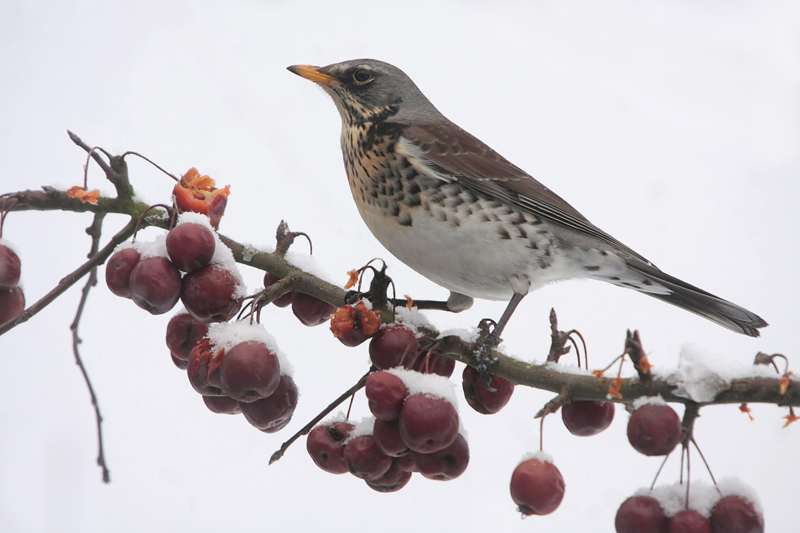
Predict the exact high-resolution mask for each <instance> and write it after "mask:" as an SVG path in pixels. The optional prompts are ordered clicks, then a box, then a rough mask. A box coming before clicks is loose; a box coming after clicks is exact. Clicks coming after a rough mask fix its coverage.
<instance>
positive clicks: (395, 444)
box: [372, 418, 410, 457]
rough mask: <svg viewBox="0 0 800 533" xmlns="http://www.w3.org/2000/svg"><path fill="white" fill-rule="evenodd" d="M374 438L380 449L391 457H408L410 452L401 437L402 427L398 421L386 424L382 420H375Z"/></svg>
mask: <svg viewBox="0 0 800 533" xmlns="http://www.w3.org/2000/svg"><path fill="white" fill-rule="evenodd" d="M372 437H373V438H374V439H375V445H376V446H377V447H378V449H379V450H380V451H381V452H383V453H384V454H385V455H388V456H389V457H399V456H401V455H407V454H408V453H409V452H410V450H409V449H408V446H407V445H406V443H405V442H403V438H402V437H401V436H400V425H399V424H398V423H397V421H396V420H393V421H391V422H386V421H384V420H381V419H380V418H378V419H376V420H375V425H374V426H373V428H372Z"/></svg>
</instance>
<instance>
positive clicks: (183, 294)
mask: <svg viewBox="0 0 800 533" xmlns="http://www.w3.org/2000/svg"><path fill="white" fill-rule="evenodd" d="M207 220H208V219H207V218H205V217H204V216H203V215H198V214H194V213H184V214H182V215H181V216H180V218H179V222H178V225H177V226H175V228H173V229H172V230H171V231H170V232H169V233H168V234H167V236H166V239H163V240H156V241H154V242H150V243H141V242H138V241H137V242H133V243H130V244H125V245H123V246H122V247H121V248H120V249H119V250H118V251H117V252H115V253H114V255H112V256H111V257H110V258H109V260H108V265H107V266H106V284H107V285H108V288H109V289H110V290H111V292H113V293H114V294H116V295H117V296H121V297H123V298H130V299H131V300H133V302H134V303H135V304H136V305H138V306H139V307H141V308H142V309H144V310H146V311H148V312H150V313H152V314H154V315H160V314H163V313H166V312H168V311H169V310H170V309H172V308H173V307H174V306H175V304H176V303H177V302H178V300H181V301H182V303H183V305H184V306H185V307H186V309H187V311H189V313H191V314H192V316H193V317H195V318H196V319H197V320H199V321H201V322H223V321H226V320H228V319H229V318H231V316H233V314H234V313H236V312H237V311H238V310H239V307H240V306H241V297H242V296H244V293H243V291H244V286H243V284H242V281H241V277H240V275H239V272H238V270H237V269H236V263H235V262H234V261H233V255H232V254H231V252H230V250H229V249H228V248H227V247H225V245H223V244H222V243H221V242H219V240H218V238H216V236H215V234H214V232H213V230H212V229H211V226H210V225H209V224H208V222H207ZM181 272H184V273H185V275H182V274H181Z"/></svg>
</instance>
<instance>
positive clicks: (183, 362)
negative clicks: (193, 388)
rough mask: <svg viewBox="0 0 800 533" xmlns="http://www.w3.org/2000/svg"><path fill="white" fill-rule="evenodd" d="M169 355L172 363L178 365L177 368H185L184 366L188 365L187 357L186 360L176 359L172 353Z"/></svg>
mask: <svg viewBox="0 0 800 533" xmlns="http://www.w3.org/2000/svg"><path fill="white" fill-rule="evenodd" d="M169 356H170V357H171V358H172V364H174V365H175V366H176V367H178V369H179V370H186V367H188V366H189V360H188V359H187V360H184V359H178V358H177V357H175V355H174V354H169Z"/></svg>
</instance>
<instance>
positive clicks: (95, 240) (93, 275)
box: [69, 213, 111, 483]
mask: <svg viewBox="0 0 800 533" xmlns="http://www.w3.org/2000/svg"><path fill="white" fill-rule="evenodd" d="M105 216H106V215H105V213H97V214H95V216H94V220H93V221H92V225H91V226H89V227H88V228H87V229H86V233H88V234H89V235H90V236H91V237H92V248H91V251H90V252H89V258H92V257H94V256H95V255H96V254H97V249H98V248H99V247H100V234H101V227H102V224H103V219H104V218H105ZM95 285H97V266H96V265H95V266H94V268H92V269H91V271H90V272H89V279H88V280H86V285H84V286H83V290H81V301H80V302H79V303H78V311H77V312H76V313H75V320H73V321H72V324H70V326H69V329H70V331H72V352H73V353H74V354H75V363H76V364H77V365H78V368H80V369H81V374H83V379H84V381H86V387H87V388H88V389H89V396H90V397H91V398H92V405H93V406H94V414H95V419H96V420H97V444H98V452H97V464H98V465H99V466H100V468H102V469H103V483H109V482H110V481H111V476H110V473H109V471H108V467H107V466H106V458H105V455H104V453H103V429H102V422H103V417H102V416H101V415H100V405H99V404H98V402H97V396H96V395H95V393H94V387H92V382H91V380H90V379H89V374H88V373H87V372H86V367H85V366H84V365H83V360H81V355H80V352H79V351H78V345H79V344H80V343H81V342H82V341H81V338H80V337H79V336H78V325H79V324H80V321H81V316H82V315H83V309H84V307H85V306H86V300H87V299H88V297H89V291H90V290H91V288H92V287H94V286H95Z"/></svg>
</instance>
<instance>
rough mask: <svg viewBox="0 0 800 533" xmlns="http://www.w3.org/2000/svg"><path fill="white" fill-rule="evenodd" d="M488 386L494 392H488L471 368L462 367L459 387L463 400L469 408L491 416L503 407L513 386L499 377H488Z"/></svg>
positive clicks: (512, 391) (509, 396)
mask: <svg viewBox="0 0 800 533" xmlns="http://www.w3.org/2000/svg"><path fill="white" fill-rule="evenodd" d="M490 378H491V379H490V384H491V386H492V388H493V389H495V392H490V391H489V390H488V389H487V388H486V386H485V385H484V384H483V381H481V379H480V374H478V371H477V370H475V369H474V368H472V367H471V366H467V367H464V372H463V374H462V375H461V386H462V387H463V389H464V398H465V399H466V400H467V403H468V404H469V406H470V407H472V408H473V409H475V410H476V411H478V412H479V413H481V414H484V415H491V414H494V413H496V412H498V411H499V410H500V409H502V408H503V407H505V405H506V404H507V403H508V400H510V399H511V395H512V394H513V393H514V384H513V383H511V382H510V381H508V380H507V379H505V378H501V377H500V376H490Z"/></svg>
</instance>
